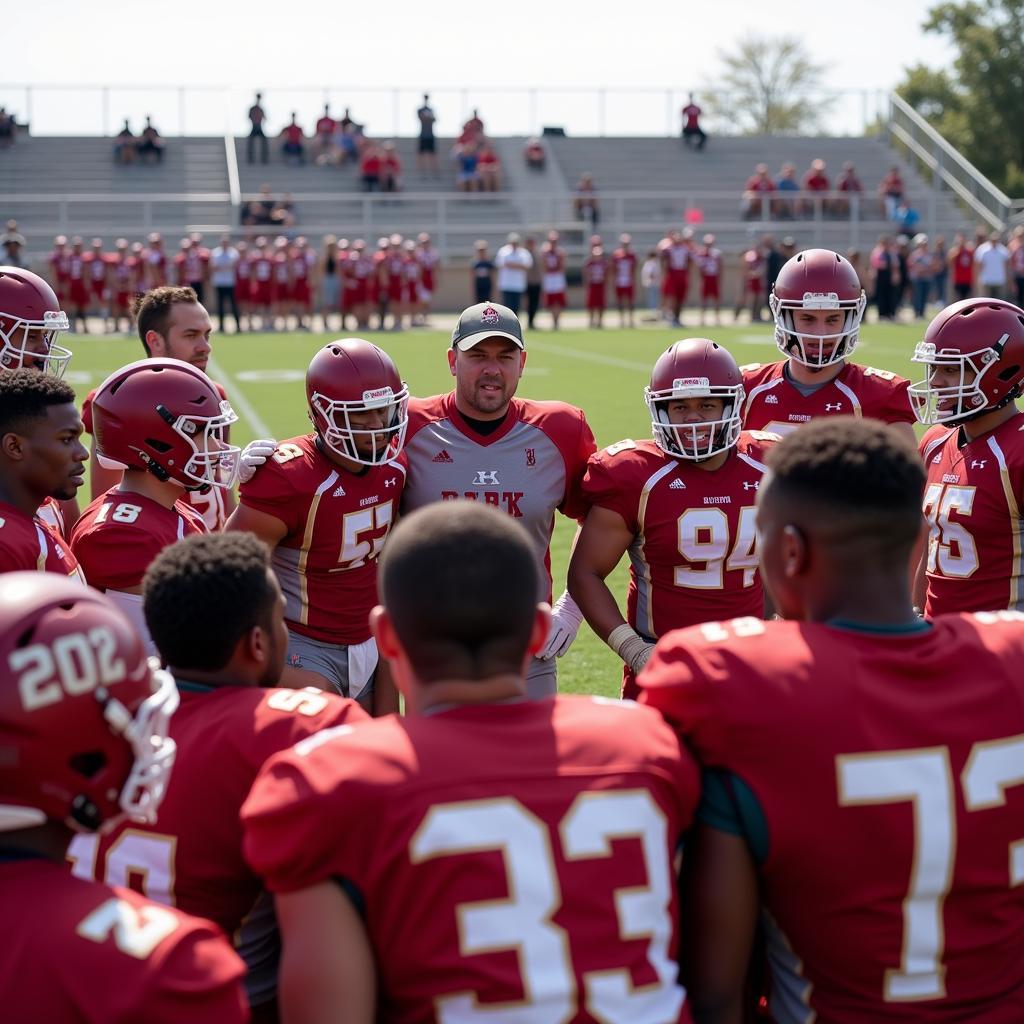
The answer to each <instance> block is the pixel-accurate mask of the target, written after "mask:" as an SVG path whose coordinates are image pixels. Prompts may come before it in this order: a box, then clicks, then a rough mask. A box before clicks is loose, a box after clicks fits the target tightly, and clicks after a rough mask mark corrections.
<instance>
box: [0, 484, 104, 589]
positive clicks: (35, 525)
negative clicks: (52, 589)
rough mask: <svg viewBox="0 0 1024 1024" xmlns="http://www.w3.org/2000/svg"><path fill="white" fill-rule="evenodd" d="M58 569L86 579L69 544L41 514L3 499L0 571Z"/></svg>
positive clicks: (56, 570) (46, 570) (0, 520)
mask: <svg viewBox="0 0 1024 1024" xmlns="http://www.w3.org/2000/svg"><path fill="white" fill-rule="evenodd" d="M17 571H25V572H36V571H38V572H59V573H62V574H63V575H64V576H74V577H76V578H77V579H80V580H81V581H82V582H83V583H84V582H85V576H84V574H83V572H82V569H81V566H79V564H78V559H77V558H76V557H75V556H74V553H73V552H72V550H71V547H70V545H69V544H68V542H67V541H66V540H64V538H63V537H61V536H60V535H59V534H58V533H57V532H56V531H55V530H54V529H53V528H52V527H51V526H48V525H47V524H46V523H45V522H44V521H43V520H42V519H40V518H39V515H38V514H36V515H34V516H27V515H25V513H24V512H22V511H21V509H18V508H15V507H14V506H13V505H8V504H7V502H5V501H0V572H17Z"/></svg>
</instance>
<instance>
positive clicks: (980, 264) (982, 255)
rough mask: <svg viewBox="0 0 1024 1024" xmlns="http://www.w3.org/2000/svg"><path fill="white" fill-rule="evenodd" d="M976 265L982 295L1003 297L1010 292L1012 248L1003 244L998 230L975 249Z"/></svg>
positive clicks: (996, 297) (979, 289)
mask: <svg viewBox="0 0 1024 1024" xmlns="http://www.w3.org/2000/svg"><path fill="white" fill-rule="evenodd" d="M974 265H975V267H976V268H977V271H978V291H979V292H980V293H981V294H982V295H987V296H990V297H991V298H993V299H1003V298H1006V296H1007V295H1009V294H1010V292H1009V288H1008V284H1009V280H1008V279H1009V270H1010V250H1009V249H1008V248H1007V247H1006V246H1005V245H1003V240H1002V236H1001V235H1000V234H999V232H998V231H993V232H992V233H991V234H990V235H989V236H988V238H987V239H986V240H985V241H984V242H982V243H981V245H979V246H978V248H977V249H975V250H974Z"/></svg>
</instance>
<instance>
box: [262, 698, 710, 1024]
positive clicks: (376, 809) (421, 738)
mask: <svg viewBox="0 0 1024 1024" xmlns="http://www.w3.org/2000/svg"><path fill="white" fill-rule="evenodd" d="M339 732H340V731H339ZM344 732H345V734H342V735H339V734H338V733H335V734H334V735H333V736H332V735H330V734H323V733H322V734H321V735H320V736H318V737H314V738H313V739H312V740H310V741H308V742H307V743H305V744H300V745H299V746H298V747H296V748H295V749H294V750H292V751H289V752H288V753H285V754H281V755H278V756H277V757H275V758H274V759H273V760H271V761H270V762H269V763H268V764H267V766H266V768H264V770H263V772H262V773H261V775H260V776H259V778H258V779H257V781H256V784H255V786H254V787H253V791H252V794H251V795H250V797H249V799H248V800H247V801H246V803H245V806H244V807H243V809H242V819H243V822H244V825H245V853H246V856H247V857H248V858H249V861H250V863H251V864H252V866H253V868H254V869H255V870H256V872H257V873H258V874H260V875H261V876H262V877H263V878H264V879H265V880H266V882H267V886H268V888H269V889H270V890H271V891H272V892H292V891H296V890H300V889H303V888H306V887H308V886H311V885H315V884H317V883H319V882H322V881H324V880H326V879H331V878H333V879H344V880H345V881H346V882H347V883H348V884H350V885H352V886H353V887H354V888H355V889H356V890H357V891H358V893H359V894H360V897H361V899H362V902H363V903H364V904H365V908H366V910H365V920H366V925H367V928H368V930H369V934H370V940H371V942H372V944H373V947H374V949H375V950H377V952H378V960H377V962H378V969H379V972H380V976H379V1006H378V1014H379V1016H380V1019H382V1020H388V1021H393V1022H395V1024H406V1022H413V1021H416V1022H419V1021H427V1020H430V1021H432V1020H436V1019H440V1018H441V1015H442V1013H443V1012H444V1011H445V1010H447V1012H449V1013H450V1014H451V1015H452V1017H453V1018H456V1017H458V1018H460V1019H468V1018H469V1017H470V1016H471V1014H470V1009H471V1008H472V1007H475V1006H477V1005H479V1006H480V1007H481V1010H482V1009H483V1008H488V1007H492V1006H494V1007H496V1006H497V1005H501V1006H502V1007H503V1008H504V1013H505V1015H506V1016H507V1017H508V1019H510V1020H512V1019H522V1020H532V1019H534V1016H535V1015H536V1016H537V1017H538V1019H545V1020H547V1019H553V1020H562V1021H566V1022H574V1024H581V1022H583V1021H594V1020H638V1019H649V1020H654V1019H657V1020H663V1021H683V1020H689V1019H690V1017H689V1011H688V1008H687V1006H686V1004H685V993H684V992H683V990H682V988H681V987H680V986H679V984H678V982H677V980H676V977H677V969H676V963H675V951H676V944H677V941H676V929H675V921H676V920H677V911H678V906H677V897H676V884H675V881H676V880H675V870H674V867H673V860H674V857H675V854H676V851H677V849H678V843H679V839H680V836H681V834H682V831H683V830H684V829H685V828H686V827H687V825H688V824H689V822H690V820H691V818H692V815H693V810H694V804H695V800H696V797H697V792H698V787H699V783H698V778H697V771H696V766H695V764H694V762H693V761H692V759H691V757H690V755H689V754H688V753H687V752H686V751H685V749H684V748H683V747H682V746H681V744H680V743H679V742H678V740H677V739H676V737H675V736H674V735H673V734H672V730H671V729H669V728H668V727H667V726H666V724H665V723H664V722H663V721H662V720H661V719H660V718H659V717H658V716H657V715H655V714H653V713H650V712H648V711H646V710H645V709H643V708H640V707H639V706H638V705H636V704H633V703H632V702H626V703H620V702H618V701H608V700H600V699H596V698H590V697H581V696H569V697H556V698H551V699H548V700H541V701H520V702H515V703H508V704H490V705H486V706H463V707H457V708H452V709H449V710H447V711H441V712H438V713H436V714H432V715H427V716H423V717H413V718H398V717H397V716H389V717H388V718H383V719H376V720H374V721H372V722H369V723H367V724H366V725H363V726H360V727H359V728H357V729H354V730H352V731H351V732H349V731H348V730H345V731H344ZM524 751H528V752H529V754H528V756H527V757H525V758H524ZM325 822H330V827H329V828H325V827H324V823H325ZM517 1008H521V1010H522V1015H521V1017H516V1016H515V1014H516V1010H517Z"/></svg>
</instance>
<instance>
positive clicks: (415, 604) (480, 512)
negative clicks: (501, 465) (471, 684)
mask: <svg viewBox="0 0 1024 1024" xmlns="http://www.w3.org/2000/svg"><path fill="white" fill-rule="evenodd" d="M378 586H379V589H380V595H381V603H382V604H383V605H384V607H385V609H386V610H387V612H388V615H389V616H390V618H391V621H392V623H393V625H394V629H395V633H396V634H397V636H398V639H399V641H400V642H401V644H402V647H403V648H404V650H405V652H406V655H407V656H408V658H409V662H410V664H411V665H412V667H413V669H414V671H415V672H416V675H417V677H418V679H419V681H420V682H423V683H430V682H434V681H437V680H442V679H445V680H452V679H463V680H482V679H488V678H490V677H492V676H497V675H502V674H506V673H516V674H519V673H521V672H522V669H523V662H524V659H525V657H526V651H527V646H528V644H529V642H530V636H531V631H532V629H533V626H534V621H535V616H536V613H537V591H538V589H539V586H540V579H539V576H538V570H537V564H536V558H535V555H534V551H533V548H532V546H531V544H530V541H529V538H528V537H527V535H526V533H525V531H524V530H523V529H522V528H521V527H520V526H518V525H517V524H516V523H515V522H514V521H513V520H512V519H510V518H509V517H508V516H507V515H505V514H504V513H502V512H499V511H497V510H495V509H493V508H491V507H490V506H487V505H478V504H477V503H476V502H472V501H452V502H448V501H445V502H439V503H438V504H435V505H429V506H427V507H426V508H423V509H419V510H418V511H416V512H413V513H412V514H411V515H410V516H408V517H406V518H403V519H402V520H401V521H400V522H399V524H398V526H397V527H396V528H395V530H394V531H393V532H392V534H391V536H390V538H389V539H388V542H387V545H386V546H385V548H384V554H383V556H382V558H381V561H380V569H379V575H378Z"/></svg>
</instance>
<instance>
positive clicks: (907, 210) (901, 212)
mask: <svg viewBox="0 0 1024 1024" xmlns="http://www.w3.org/2000/svg"><path fill="white" fill-rule="evenodd" d="M892 219H893V223H894V224H895V225H896V230H897V231H899V233H900V234H901V235H906V236H907V240H908V241H909V240H910V238H912V237H913V236H914V235H915V234H917V227H918V225H919V224H920V223H921V214H919V213H918V212H917V210H915V209H914V207H913V206H911V205H910V200H909V199H908V198H907V197H906V195H904V196H903V198H902V199H901V200H900V201H899V204H898V205H897V207H896V212H895V213H894V214H893V218H892Z"/></svg>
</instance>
